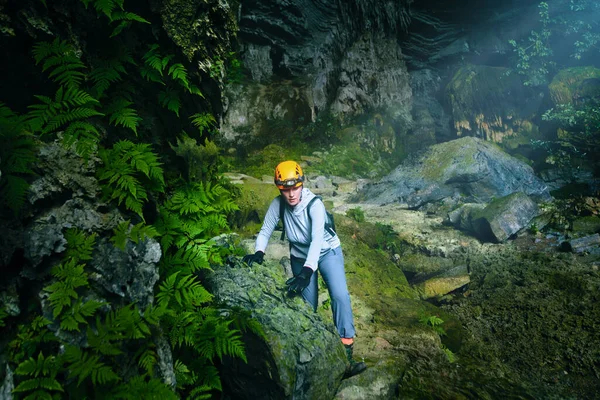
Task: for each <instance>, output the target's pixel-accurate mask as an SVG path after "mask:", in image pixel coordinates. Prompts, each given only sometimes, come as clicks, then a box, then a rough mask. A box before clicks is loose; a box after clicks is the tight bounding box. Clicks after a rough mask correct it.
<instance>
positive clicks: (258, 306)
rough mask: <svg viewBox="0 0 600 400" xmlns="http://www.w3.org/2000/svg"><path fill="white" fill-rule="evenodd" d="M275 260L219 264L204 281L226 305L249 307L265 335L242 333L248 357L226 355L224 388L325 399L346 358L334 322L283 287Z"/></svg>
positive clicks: (250, 394) (237, 394)
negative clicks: (325, 319)
mask: <svg viewBox="0 0 600 400" xmlns="http://www.w3.org/2000/svg"><path fill="white" fill-rule="evenodd" d="M284 282H285V275H284V271H283V269H282V267H281V266H279V265H277V264H276V263H273V262H270V261H266V262H265V264H264V265H256V264H253V266H252V267H251V268H248V267H247V266H242V264H241V263H239V264H237V267H223V268H219V269H217V270H215V271H214V273H213V274H211V276H210V277H209V278H208V281H207V284H206V287H207V288H208V289H209V291H211V292H212V293H213V294H214V295H215V298H216V300H218V301H220V302H222V303H224V304H225V305H226V306H227V307H241V308H242V309H244V310H247V311H250V312H251V313H252V317H253V318H255V319H256V320H258V322H259V323H260V324H261V326H262V328H263V330H264V333H265V338H264V339H261V338H258V337H257V336H255V335H247V336H246V337H245V342H246V352H247V354H246V355H247V359H248V363H247V364H244V363H243V362H241V361H239V360H236V361H231V360H226V361H225V362H224V363H223V366H222V369H223V370H222V371H221V377H222V379H223V381H224V386H225V388H224V393H226V394H227V395H228V396H231V397H232V398H236V399H253V400H254V399H259V398H260V399H307V400H308V399H331V398H333V397H334V395H335V393H336V390H337V387H338V386H339V384H340V382H341V379H342V377H343V374H344V371H345V368H346V365H347V361H346V358H345V352H344V348H343V346H342V344H341V342H340V339H339V336H338V334H337V333H336V331H335V327H334V326H333V325H331V324H327V323H325V322H324V321H323V320H322V319H321V317H319V316H318V314H316V313H314V312H313V311H312V309H311V308H310V307H309V306H308V305H307V304H306V303H305V302H304V301H303V300H302V299H300V298H299V297H298V296H294V297H289V295H288V293H287V292H286V291H285V284H284Z"/></svg>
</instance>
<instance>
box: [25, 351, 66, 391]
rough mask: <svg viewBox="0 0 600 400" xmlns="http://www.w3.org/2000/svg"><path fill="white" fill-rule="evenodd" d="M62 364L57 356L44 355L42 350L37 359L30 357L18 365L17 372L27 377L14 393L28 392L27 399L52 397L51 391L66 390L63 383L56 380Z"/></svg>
mask: <svg viewBox="0 0 600 400" xmlns="http://www.w3.org/2000/svg"><path fill="white" fill-rule="evenodd" d="M59 369H60V364H59V362H58V360H57V358H56V357H55V356H49V357H44V354H43V353H42V352H40V353H39V354H38V357H37V359H35V358H33V357H30V358H29V359H27V360H25V361H23V362H22V363H20V364H19V366H18V367H17V369H16V371H15V374H16V375H20V376H24V377H26V379H25V380H22V381H21V382H20V383H19V384H18V385H17V387H15V388H14V389H13V392H14V393H28V392H31V393H28V395H27V396H26V397H25V399H52V398H54V397H53V396H52V394H51V392H64V390H63V387H62V385H61V384H60V383H59V382H58V381H57V380H56V375H57V373H58V371H59Z"/></svg>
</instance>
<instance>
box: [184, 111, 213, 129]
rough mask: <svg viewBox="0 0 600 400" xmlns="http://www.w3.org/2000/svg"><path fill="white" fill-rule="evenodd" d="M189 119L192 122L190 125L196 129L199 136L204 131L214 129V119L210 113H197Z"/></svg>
mask: <svg viewBox="0 0 600 400" xmlns="http://www.w3.org/2000/svg"><path fill="white" fill-rule="evenodd" d="M190 119H191V120H192V125H194V126H195V127H196V128H198V131H199V132H200V134H203V133H204V130H205V129H209V128H210V129H212V128H214V127H215V124H216V123H217V121H216V120H215V117H214V116H213V115H212V114H210V113H202V114H200V113H197V114H194V115H192V116H191V117H190Z"/></svg>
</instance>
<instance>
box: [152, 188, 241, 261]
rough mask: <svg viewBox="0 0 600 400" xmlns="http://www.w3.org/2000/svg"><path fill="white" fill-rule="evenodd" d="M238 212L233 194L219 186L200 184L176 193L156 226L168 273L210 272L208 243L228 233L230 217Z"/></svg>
mask: <svg viewBox="0 0 600 400" xmlns="http://www.w3.org/2000/svg"><path fill="white" fill-rule="evenodd" d="M235 210H237V206H236V205H235V203H234V202H233V200H232V198H231V195H230V193H229V192H228V191H227V190H226V189H224V188H223V187H222V186H220V185H217V184H210V183H202V182H198V183H192V184H189V185H187V186H184V187H182V188H180V189H178V190H177V191H175V193H174V194H173V195H172V196H171V197H170V198H169V199H168V200H167V201H166V202H165V203H164V205H163V207H162V208H161V210H160V217H159V219H158V221H157V222H156V224H155V226H156V229H157V231H158V232H159V233H160V234H161V246H162V248H163V251H164V253H165V257H164V258H163V260H162V262H161V266H162V268H163V269H164V271H165V272H168V271H172V270H179V269H181V268H184V269H185V270H187V271H190V272H193V271H196V270H197V269H199V268H208V259H209V257H210V256H211V254H209V252H210V251H211V248H212V245H211V244H210V243H209V242H208V240H209V239H210V238H212V237H215V236H217V235H219V234H220V233H222V232H223V231H224V230H227V229H228V224H227V215H228V214H229V213H231V212H233V211H235ZM213 261H214V262H219V260H213Z"/></svg>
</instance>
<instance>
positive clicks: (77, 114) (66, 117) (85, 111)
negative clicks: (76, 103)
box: [42, 107, 104, 134]
mask: <svg viewBox="0 0 600 400" xmlns="http://www.w3.org/2000/svg"><path fill="white" fill-rule="evenodd" d="M100 115H104V114H102V113H100V112H98V111H96V110H94V109H93V108H87V107H76V108H73V109H70V110H67V111H66V112H64V113H62V114H57V115H55V116H53V117H52V118H50V120H49V121H48V124H47V125H46V127H45V128H44V129H43V130H42V134H46V133H50V132H54V131H55V130H57V129H58V128H60V127H61V126H63V125H65V124H67V123H69V122H72V121H76V120H81V119H86V118H90V117H95V116H100Z"/></svg>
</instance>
